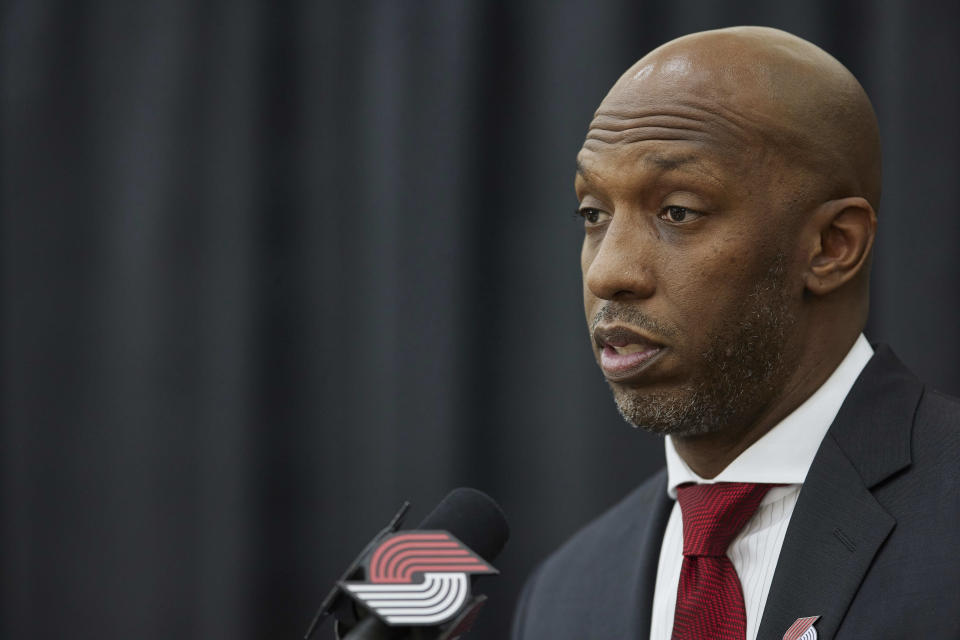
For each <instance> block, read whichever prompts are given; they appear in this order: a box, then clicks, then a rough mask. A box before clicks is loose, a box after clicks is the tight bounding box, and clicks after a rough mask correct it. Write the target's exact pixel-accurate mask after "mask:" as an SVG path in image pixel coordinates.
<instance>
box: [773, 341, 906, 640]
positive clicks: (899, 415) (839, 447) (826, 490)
mask: <svg viewBox="0 0 960 640" xmlns="http://www.w3.org/2000/svg"><path fill="white" fill-rule="evenodd" d="M922 391H923V387H922V385H921V384H920V382H919V381H918V380H917V379H916V378H915V377H913V375H912V374H910V372H909V371H907V369H906V368H905V367H904V366H903V365H902V364H900V362H899V361H898V360H897V358H896V356H894V355H893V353H892V352H891V351H890V350H889V348H887V347H879V348H878V349H877V351H876V353H875V354H874V357H873V358H872V359H871V361H870V362H869V363H868V364H867V367H866V368H865V369H864V371H863V373H861V375H860V377H859V378H858V380H857V383H856V384H855V385H854V387H853V389H851V391H850V394H849V395H848V396H847V399H846V401H844V404H843V407H841V409H840V412H839V413H838V414H837V418H836V419H835V420H834V422H833V424H832V425H831V427H830V431H829V432H828V433H827V436H826V437H825V438H824V439H823V442H822V443H821V445H820V449H819V450H818V452H817V455H816V457H815V458H814V461H813V464H812V465H811V466H810V472H809V473H808V474H807V479H806V481H805V482H804V485H803V489H802V490H801V492H800V497H799V499H798V500H797V505H796V507H795V509H794V512H793V515H792V517H791V519H790V526H789V528H788V529H787V534H786V537H785V538H784V542H783V548H782V550H781V552H780V559H779V562H778V564H777V568H776V572H775V573H774V576H773V582H772V584H771V587H770V594H769V596H768V598H767V603H766V607H765V608H764V613H763V619H762V621H761V624H760V630H759V633H758V635H757V638H758V640H781V638H782V637H783V634H784V633H785V632H786V630H787V629H788V628H789V627H790V625H792V624H793V623H794V621H796V620H797V618H800V617H806V616H821V618H820V620H818V621H817V623H816V628H817V632H818V637H819V638H820V640H830V639H831V638H833V637H834V635H835V634H836V632H837V629H838V628H839V626H840V623H841V622H842V621H843V617H844V615H845V614H846V611H847V608H848V607H849V605H850V602H851V600H852V599H853V596H854V594H855V593H856V591H857V589H858V588H859V586H860V583H861V582H862V580H863V577H864V576H865V575H866V573H867V570H868V568H869V567H870V564H871V563H872V561H873V557H874V555H875V554H876V553H877V550H878V549H879V548H880V545H881V544H883V541H884V540H886V538H887V536H888V535H890V532H891V531H892V530H893V528H894V526H895V525H896V521H895V520H894V518H893V517H892V516H890V515H889V514H888V513H887V512H886V510H884V508H883V507H882V506H881V505H880V503H878V502H877V500H876V499H875V498H874V496H873V494H872V493H871V492H870V489H872V488H873V487H874V486H876V485H877V484H879V483H880V482H883V481H884V480H886V479H887V478H889V477H890V476H891V475H892V474H894V473H896V472H897V471H899V470H901V469H903V468H905V467H907V466H909V464H910V435H911V432H912V427H913V414H914V412H915V410H916V406H917V403H918V402H919V399H920V396H921V394H922Z"/></svg>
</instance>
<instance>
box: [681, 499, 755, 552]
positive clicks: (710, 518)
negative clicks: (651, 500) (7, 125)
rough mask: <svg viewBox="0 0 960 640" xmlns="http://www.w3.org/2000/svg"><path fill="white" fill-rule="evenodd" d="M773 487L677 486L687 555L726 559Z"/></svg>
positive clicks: (684, 548) (684, 546)
mask: <svg viewBox="0 0 960 640" xmlns="http://www.w3.org/2000/svg"><path fill="white" fill-rule="evenodd" d="M772 486H773V485H769V484H754V483H750V482H718V483H716V484H688V485H684V486H680V487H677V501H678V502H679V503H680V513H681V515H682V516H683V555H685V556H722V555H726V553H727V547H729V546H730V543H731V542H733V539H734V538H736V537H737V534H738V533H740V530H741V529H743V526H744V525H745V524H747V520H749V519H750V518H751V517H753V514H754V513H755V512H756V510H757V507H759V506H760V501H761V500H763V496H764V495H766V493H767V491H769V490H770V487H772Z"/></svg>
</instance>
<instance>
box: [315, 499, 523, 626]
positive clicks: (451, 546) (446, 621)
mask: <svg viewBox="0 0 960 640" xmlns="http://www.w3.org/2000/svg"><path fill="white" fill-rule="evenodd" d="M409 507H410V504H409V503H404V504H403V506H401V508H400V510H399V511H398V512H397V514H396V515H395V516H394V517H393V519H392V520H391V521H390V523H389V524H388V525H387V526H386V527H385V528H384V529H383V530H382V531H380V532H379V533H378V534H377V535H376V536H374V538H373V540H371V541H370V543H369V544H368V545H367V546H366V547H365V548H364V549H363V551H361V552H360V555H358V556H357V558H356V559H354V561H353V562H352V563H351V564H350V566H349V567H348V568H347V570H346V571H345V572H344V574H343V577H342V578H341V579H340V580H339V581H338V583H337V585H336V586H335V587H334V588H333V589H332V590H331V591H330V593H329V594H328V595H327V597H326V598H325V599H324V601H323V603H322V604H321V605H320V609H319V610H318V611H317V614H316V616H314V619H313V621H312V622H311V624H310V627H309V629H307V632H306V634H305V635H304V640H309V638H310V636H311V635H312V634H313V632H314V630H315V629H316V628H317V626H319V624H320V623H321V622H322V621H323V620H324V619H326V618H327V617H328V616H329V615H331V614H333V615H334V616H335V617H336V618H337V625H336V633H337V638H339V639H340V640H400V639H409V640H448V639H452V638H455V637H458V636H459V635H461V634H462V633H465V632H466V631H467V630H468V629H469V628H470V626H471V624H472V623H473V621H474V620H475V619H476V617H477V615H478V613H479V609H480V607H482V606H483V604H484V603H485V601H486V596H484V595H473V596H470V597H469V598H468V596H469V588H468V586H467V584H468V581H467V580H466V575H467V573H469V574H470V575H471V580H470V581H469V582H470V583H472V582H473V581H474V580H475V579H476V578H477V577H479V575H478V574H484V573H496V569H494V568H493V567H492V566H490V565H489V564H488V563H490V562H492V561H493V560H494V559H495V558H496V557H497V555H499V553H500V551H501V550H502V549H503V546H504V545H505V544H506V542H507V539H508V538H509V536H510V530H509V527H508V525H507V520H506V517H505V516H504V514H503V511H502V510H501V509H500V506H499V505H497V503H496V502H495V501H494V500H493V499H492V498H490V497H489V496H488V495H486V494H485V493H482V492H480V491H477V490H476V489H469V488H466V487H461V488H459V489H454V490H453V491H451V492H450V493H449V494H448V495H447V497H446V498H444V499H443V500H442V501H441V502H440V503H439V504H438V505H437V506H436V507H435V508H434V509H433V511H431V512H430V513H429V514H428V515H427V516H426V517H425V518H424V519H423V521H422V522H421V523H420V525H419V527H417V529H416V530H413V531H409V532H403V533H400V534H398V533H397V530H398V529H399V527H400V525H401V523H402V521H403V519H404V518H405V517H406V513H407V511H408V510H409ZM448 533H449V534H451V535H452V537H451V535H448ZM441 547H442V551H439V552H435V553H436V556H435V557H434V556H431V555H430V553H431V552H430V551H424V550H423V549H424V548H427V549H430V548H436V549H440V548H441ZM418 557H419V558H420V564H417V558H418ZM424 558H429V560H426V561H425V560H424ZM430 562H433V563H434V564H432V565H431V564H430ZM430 570H433V572H431V571H430ZM413 571H419V572H422V573H423V574H424V581H423V582H422V583H421V584H422V588H421V587H419V586H417V585H414V584H407V583H410V582H411V580H410V575H411V573H412V572H413ZM438 572H439V573H438ZM368 574H369V575H368ZM372 577H375V578H379V580H373V582H381V583H384V584H376V585H374V584H371V583H368V582H366V581H364V578H366V580H371V578H372ZM398 582H399V583H404V584H392V583H398ZM413 592H415V593H413ZM437 594H439V595H437ZM354 599H356V600H360V601H362V602H364V603H365V605H366V608H371V609H375V610H378V611H379V612H381V613H392V614H394V615H392V616H391V615H384V616H383V619H381V617H380V616H375V615H371V614H367V615H366V616H363V615H361V614H360V613H359V612H358V609H357V607H356V602H355V600H354ZM438 602H439V604H438V605H436V606H431V607H427V606H426V605H428V604H429V605H434V604H435V603H438ZM458 602H462V603H463V604H462V605H459V610H457V608H456V607H457V606H458V605H457V603H458ZM421 603H422V604H423V605H424V606H419V605H420V604H421ZM378 605H379V606H380V607H384V608H380V609H378ZM445 605H446V606H447V608H446V609H444V611H447V610H450V609H451V608H452V610H453V612H452V614H451V615H452V616H453V617H452V619H450V618H449V617H443V618H442V619H440V617H442V616H444V615H445V614H444V613H441V614H439V615H438V616H430V615H417V612H420V613H423V614H426V613H433V612H436V611H438V610H439V609H440V608H443V607H444V606H445ZM418 607H419V608H418ZM434 618H437V619H436V620H435V619H434ZM384 620H388V621H391V622H392V624H388V623H387V622H385V621H384ZM411 622H412V623H413V624H411ZM400 625H402V626H400Z"/></svg>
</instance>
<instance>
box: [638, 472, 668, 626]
mask: <svg viewBox="0 0 960 640" xmlns="http://www.w3.org/2000/svg"><path fill="white" fill-rule="evenodd" d="M660 475H661V476H662V477H661V478H660V479H659V480H658V482H657V492H656V494H655V496H654V500H653V504H652V506H651V508H650V512H649V516H648V517H647V519H646V522H644V523H643V528H642V529H641V531H640V535H639V536H638V540H637V549H636V553H635V560H636V562H637V565H636V571H635V572H634V573H633V574H632V575H634V576H637V578H638V579H637V583H636V585H635V589H636V591H635V593H634V596H633V597H632V598H631V600H632V602H633V611H635V614H636V617H635V620H634V624H633V625H632V626H633V630H632V632H631V634H630V636H629V637H630V638H637V639H639V638H649V637H650V623H651V620H652V619H653V593H654V591H655V589H656V585H657V567H658V565H659V564H660V547H661V545H662V543H663V532H664V530H666V528H667V520H669V518H670V510H671V509H672V508H673V504H674V502H673V500H671V499H670V497H669V495H667V472H666V469H664V470H663V471H661V473H660Z"/></svg>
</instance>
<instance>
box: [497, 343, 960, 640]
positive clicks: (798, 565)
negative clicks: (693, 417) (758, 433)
mask: <svg viewBox="0 0 960 640" xmlns="http://www.w3.org/2000/svg"><path fill="white" fill-rule="evenodd" d="M666 481H667V474H666V470H663V471H661V472H660V473H658V474H657V475H655V476H654V477H652V478H650V479H649V480H648V481H647V482H645V483H644V484H643V485H641V486H640V487H639V488H638V489H637V490H636V491H634V492H633V493H632V494H631V495H629V496H627V498H625V499H624V500H623V501H622V502H620V503H619V504H617V505H616V506H614V507H613V508H612V509H610V510H609V511H607V512H606V513H605V514H603V515H602V516H600V517H599V518H597V519H596V520H594V521H593V522H592V523H590V524H589V525H588V526H587V527H585V528H584V529H583V530H581V531H580V532H579V533H577V534H576V535H575V536H574V537H573V538H572V539H570V540H569V541H568V542H567V543H566V544H565V545H564V546H563V547H561V548H560V549H559V550H558V551H556V552H555V553H554V554H553V555H552V556H550V557H549V558H548V559H547V560H546V561H545V562H544V563H543V564H541V565H540V567H539V568H538V569H537V570H536V571H535V572H534V573H533V575H532V576H531V577H530V579H529V580H528V582H527V586H526V588H525V589H524V591H523V594H522V596H521V598H520V601H519V604H518V607H517V612H516V616H515V618H514V630H513V637H514V640H566V639H569V640H574V639H575V640H584V639H587V638H609V639H619V638H629V639H639V638H647V637H648V636H649V633H650V619H651V609H652V606H653V604H652V601H653V591H654V582H655V579H656V573H657V563H658V560H659V555H660V543H661V539H662V537H663V531H664V528H665V527H666V523H667V517H668V516H669V514H670V509H671V508H672V506H673V501H672V500H670V499H669V498H668V496H667V491H666ZM815 615H819V616H821V618H820V620H819V621H818V622H817V623H816V625H815V629H817V632H818V634H819V638H820V640H830V639H832V638H838V639H846V640H853V639H857V640H881V639H885V638H890V639H893V638H898V639H899V638H917V639H924V640H934V639H940V638H960V401H958V400H956V399H954V398H950V397H948V396H944V395H942V394H940V393H938V392H936V391H931V390H928V389H925V388H924V386H923V384H922V383H921V382H920V381H919V380H918V379H917V378H916V377H915V376H914V375H913V374H912V373H910V371H908V370H907V369H906V368H905V367H904V366H903V365H902V364H901V363H900V361H899V360H897V358H896V356H894V355H893V353H892V352H891V351H890V349H889V348H887V347H884V346H881V347H879V348H877V351H876V353H875V354H874V356H873V358H872V359H871V360H870V362H869V363H868V364H867V367H866V368H865V369H864V371H863V372H862V373H861V375H860V377H859V378H858V379H857V382H856V384H855V385H854V387H853V388H852V389H851V391H850V393H849V395H848V396H847V398H846V400H845V401H844V403H843V406H842V407H841V409H840V412H839V414H838V415H837V418H836V419H835V420H834V422H833V424H832V425H831V427H830V430H829V431H828V433H827V435H826V437H825V438H824V440H823V443H822V444H821V445H820V449H819V450H818V451H817V455H816V457H815V458H814V461H813V464H812V466H811V467H810V472H809V474H808V475H807V479H806V482H805V483H804V485H803V488H802V489H801V491H800V496H799V498H798V500H797V505H796V508H795V509H794V512H793V516H792V518H791V521H790V525H789V527H788V529H787V533H786V538H785V539H784V542H783V549H782V551H781V552H780V559H779V562H778V564H777V568H776V572H775V573H774V576H773V583H772V584H771V587H770V595H769V597H768V599H767V604H766V608H765V610H764V612H763V619H762V620H761V623H760V630H759V635H758V638H759V640H781V638H782V637H783V634H784V632H785V631H786V630H787V629H788V628H789V627H790V625H791V624H792V623H793V622H794V621H795V620H796V619H797V618H800V617H805V616H815Z"/></svg>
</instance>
